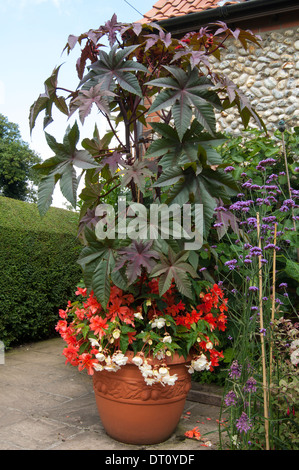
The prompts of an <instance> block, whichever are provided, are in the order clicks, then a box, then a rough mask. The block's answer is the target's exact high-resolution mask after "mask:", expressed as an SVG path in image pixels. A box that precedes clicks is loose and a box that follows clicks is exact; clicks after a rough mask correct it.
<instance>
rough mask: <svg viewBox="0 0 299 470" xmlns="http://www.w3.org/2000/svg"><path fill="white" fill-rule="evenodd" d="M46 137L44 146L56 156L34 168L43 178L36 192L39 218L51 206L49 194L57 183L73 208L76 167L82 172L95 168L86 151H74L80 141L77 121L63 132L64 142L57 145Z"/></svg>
mask: <svg viewBox="0 0 299 470" xmlns="http://www.w3.org/2000/svg"><path fill="white" fill-rule="evenodd" d="M45 134H46V139H47V143H48V145H49V146H50V148H51V150H52V151H53V152H54V154H55V156H54V157H51V158H49V159H47V160H45V161H44V162H43V163H41V164H38V165H36V166H35V167H34V169H35V170H36V171H38V172H40V174H42V175H44V177H43V178H42V180H41V182H40V184H39V189H38V196H39V197H38V209H39V212H40V214H41V215H44V214H45V213H46V212H47V210H48V208H49V207H50V205H51V202H52V194H53V192H54V188H55V185H56V183H57V181H59V180H60V189H61V192H62V194H63V195H64V197H65V198H66V199H67V200H68V201H69V202H70V203H71V204H72V206H73V207H76V199H77V188H78V177H77V174H76V170H75V167H77V168H80V169H83V170H88V169H91V168H97V167H98V164H97V163H96V161H95V160H94V159H93V158H92V156H91V155H90V154H89V153H88V152H87V150H77V148H76V144H77V142H78V140H79V129H78V125H77V123H76V122H75V124H74V125H73V127H71V128H70V127H68V129H67V130H66V133H65V135H64V138H63V143H58V142H56V139H55V138H54V137H53V136H51V135H50V134H47V133H45Z"/></svg>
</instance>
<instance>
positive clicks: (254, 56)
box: [212, 27, 299, 134]
mask: <svg viewBox="0 0 299 470" xmlns="http://www.w3.org/2000/svg"><path fill="white" fill-rule="evenodd" d="M259 35H260V36H261V38H262V48H259V47H258V46H256V45H254V44H250V46H249V48H248V50H247V51H245V50H244V49H243V48H242V47H241V45H240V44H238V43H236V42H235V41H234V42H233V41H231V42H230V43H226V46H227V49H226V50H225V51H224V52H223V54H222V57H223V59H222V61H221V62H218V61H217V60H216V59H214V57H213V58H212V61H213V62H214V63H215V65H216V66H217V67H216V70H218V71H219V72H222V73H224V74H226V75H227V76H228V77H229V78H230V79H232V80H233V81H234V82H235V83H236V84H237V85H238V86H239V87H240V89H241V90H242V91H243V92H244V93H245V95H246V97H247V98H248V99H249V100H250V102H251V104H252V105H253V107H254V109H255V110H256V112H257V113H258V114H259V116H260V117H261V118H262V119H263V121H264V122H265V124H266V126H267V129H268V130H269V131H274V130H275V129H276V128H277V123H278V121H279V120H280V119H284V120H285V121H286V122H287V123H288V125H290V126H291V127H294V126H298V125H299V27H293V28H285V29H279V30H275V31H267V32H262V33H259ZM217 62H218V63H219V65H217ZM217 121H218V126H219V130H221V131H224V130H225V131H226V132H229V133H232V134H239V133H240V131H242V129H243V126H242V125H241V119H240V118H238V117H237V113H236V112H233V111H232V110H228V111H227V113H226V112H222V113H221V114H220V115H217ZM250 126H252V127H257V126H256V125H255V124H254V121H253V120H252V119H251V120H250Z"/></svg>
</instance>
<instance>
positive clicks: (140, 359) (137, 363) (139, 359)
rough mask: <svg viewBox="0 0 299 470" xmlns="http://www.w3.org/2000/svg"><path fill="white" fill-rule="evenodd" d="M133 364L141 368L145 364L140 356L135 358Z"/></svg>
mask: <svg viewBox="0 0 299 470" xmlns="http://www.w3.org/2000/svg"><path fill="white" fill-rule="evenodd" d="M132 362H133V364H135V366H141V365H142V364H143V359H142V357H140V356H135V357H133V359H132Z"/></svg>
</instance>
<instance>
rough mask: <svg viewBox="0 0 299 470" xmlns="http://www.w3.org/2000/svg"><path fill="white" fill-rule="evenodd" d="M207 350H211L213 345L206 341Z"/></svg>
mask: <svg viewBox="0 0 299 470" xmlns="http://www.w3.org/2000/svg"><path fill="white" fill-rule="evenodd" d="M206 348H207V349H213V343H212V342H211V341H208V342H207V344H206Z"/></svg>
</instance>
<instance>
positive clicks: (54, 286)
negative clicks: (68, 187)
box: [0, 197, 81, 347]
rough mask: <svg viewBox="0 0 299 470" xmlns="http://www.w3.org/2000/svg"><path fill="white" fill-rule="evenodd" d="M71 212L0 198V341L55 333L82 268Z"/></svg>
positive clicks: (18, 341)
mask: <svg viewBox="0 0 299 470" xmlns="http://www.w3.org/2000/svg"><path fill="white" fill-rule="evenodd" d="M76 227H77V220H76V214H74V213H72V212H69V211H67V210H64V209H56V208H50V210H49V212H48V213H47V214H46V216H45V217H44V218H43V219H41V217H40V216H39V213H38V210H37V207H36V205H35V204H29V203H26V202H22V201H18V200H15V199H8V198H5V197H0V340H1V341H3V342H4V344H5V346H6V347H8V346H10V345H17V344H22V343H26V342H31V341H37V340H40V339H45V338H49V337H51V336H52V335H54V334H55V324H56V322H57V320H58V310H59V308H65V306H66V303H67V301H68V299H69V298H73V295H74V294H73V292H74V287H75V285H76V283H77V282H78V281H79V280H80V277H81V269H80V267H79V265H78V264H77V263H76V261H77V259H78V256H79V252H80V250H81V248H80V243H79V241H78V239H77V238H76Z"/></svg>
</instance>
